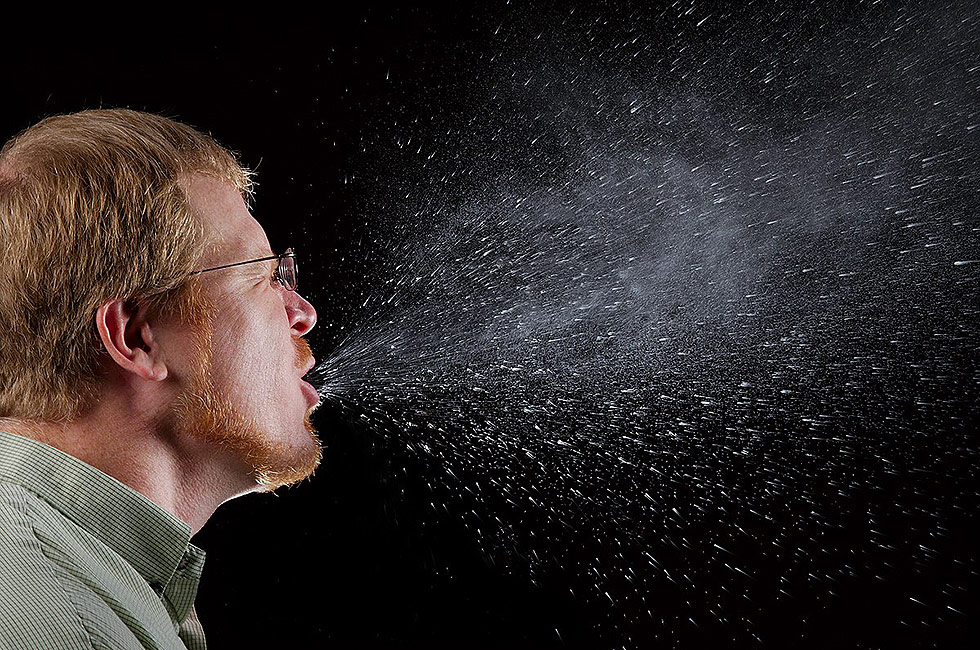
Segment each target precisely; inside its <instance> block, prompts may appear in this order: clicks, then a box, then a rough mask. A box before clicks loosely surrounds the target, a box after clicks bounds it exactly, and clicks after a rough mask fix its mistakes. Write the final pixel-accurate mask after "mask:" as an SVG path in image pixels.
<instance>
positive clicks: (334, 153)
mask: <svg viewBox="0 0 980 650" xmlns="http://www.w3.org/2000/svg"><path fill="white" fill-rule="evenodd" d="M626 9H627V7H626V6H623V5H613V6H608V7H606V8H604V9H593V10H592V11H593V13H595V14H596V15H601V14H602V12H608V15H609V16H610V19H611V20H612V21H613V22H615V21H616V20H627V18H628V17H627V16H626V15H627V13H629V12H627V11H626ZM629 9H630V10H631V11H632V12H638V13H639V14H641V15H642V16H643V17H644V19H646V20H648V21H653V18H652V17H653V16H655V15H656V14H657V13H658V11H659V10H660V6H659V5H657V6H650V7H645V8H642V9H637V8H636V7H629ZM152 11H153V12H154V13H149V12H148V13H146V14H145V15H143V16H141V17H138V18H127V19H126V20H125V21H120V20H119V19H118V17H114V16H109V15H99V16H94V15H92V14H90V13H88V12H81V11H79V12H77V13H75V14H68V15H65V14H60V15H58V16H57V17H55V16H50V15H48V16H42V15H37V14H31V15H28V14H27V13H22V14H21V15H13V14H7V16H6V17H5V21H4V22H5V24H4V28H3V29H4V32H5V34H6V38H5V43H4V45H3V50H2V51H3V65H2V71H0V93H2V94H0V97H2V106H0V134H2V136H3V138H4V139H6V138H7V137H9V136H11V135H13V134H14V133H16V132H17V131H19V130H20V129H23V128H25V127H27V126H29V125H30V124H32V123H34V122H36V121H37V120H38V119H40V118H42V117H44V116H46V115H51V114H56V113H62V112H70V111H75V110H79V109H83V108H94V107H117V106H125V107H130V108H136V109H143V110H149V111H151V112H157V113H161V114H164V115H167V116H171V117H174V118H177V119H179V120H181V121H184V122H186V123H188V124H190V125H193V126H195V127H197V128H199V129H201V130H203V131H206V132H210V133H212V135H214V136H215V137H216V138H217V139H218V140H219V141H220V142H221V143H222V144H224V145H226V146H227V147H229V148H231V149H232V150H234V151H236V152H238V153H239V154H240V156H241V159H242V161H243V162H244V163H245V164H246V165H247V166H249V167H251V168H253V169H256V170H257V173H258V176H257V179H258V182H259V186H258V192H257V200H256V204H255V207H254V210H253V212H254V213H255V215H256V217H257V218H258V219H259V221H260V222H262V223H263V225H264V226H265V228H266V230H267V232H268V234H269V237H270V240H271V243H272V246H273V249H274V250H282V249H284V248H285V247H287V246H294V247H296V248H297V249H298V250H299V253H300V255H301V260H302V265H303V266H302V281H303V283H304V286H303V287H302V289H301V291H302V292H303V293H304V294H305V295H306V297H307V298H308V299H310V300H311V302H312V303H313V304H314V305H315V306H316V308H317V310H318V313H319V324H318V326H317V328H316V329H315V330H314V331H313V332H312V333H311V335H310V337H309V339H310V342H311V345H312V347H313V349H314V352H315V353H317V355H318V356H320V355H322V354H324V353H325V352H326V351H328V350H330V349H331V348H332V346H334V345H336V344H337V342H338V341H339V340H340V338H341V336H342V330H341V329H340V328H341V326H350V325H351V323H352V321H353V320H354V319H355V318H356V307H357V305H359V304H360V303H361V302H362V301H363V298H364V296H365V295H366V294H367V293H368V292H369V291H370V290H371V287H372V286H373V283H374V282H375V281H376V279H377V276H378V274H379V273H380V270H379V269H380V267H379V266H378V263H377V261H376V260H377V257H378V256H379V255H380V254H382V253H383V249H384V246H385V244H384V242H383V236H382V237H381V238H379V233H380V234H381V235H383V229H384V224H383V223H379V222H378V221H377V219H376V217H377V215H378V209H377V204H376V203H375V202H376V201H379V200H380V199H379V197H382V196H384V197H387V196H390V194H391V193H392V192H393V188H404V187H406V186H411V184H412V182H413V179H412V178H405V177H403V176H402V175H401V172H402V170H401V169H400V168H399V167H398V166H397V165H396V164H393V161H392V160H391V159H390V157H388V156H387V154H385V155H380V154H379V157H375V153H376V152H380V151H385V152H387V149H385V148H384V147H378V146H376V145H377V143H378V142H380V141H385V140H386V139H387V140H389V141H390V140H392V139H394V138H395V137H397V133H396V132H395V131H396V129H397V127H395V126H393V124H394V122H395V120H394V117H396V116H403V117H404V116H407V119H412V118H413V117H421V118H422V119H424V118H425V116H426V115H427V114H429V113H430V112H431V110H432V109H433V102H438V104H439V111H440V114H441V115H451V114H452V113H453V110H454V108H455V107H458V108H459V110H460V111H461V112H463V111H465V108H466V106H467V102H468V101H470V95H469V94H468V92H467V91H468V88H470V85H469V84H472V83H474V82H473V69H474V68H475V67H478V66H485V65H486V62H485V59H484V58H483V57H484V55H486V54H487V53H488V52H490V51H491V49H492V38H491V37H492V34H493V32H494V29H495V28H496V27H497V25H499V24H500V23H501V22H502V21H503V22H507V21H510V23H511V24H514V23H521V22H522V21H530V22H532V23H533V22H538V23H540V24H541V26H542V27H544V26H545V25H546V24H547V21H548V20H549V19H550V16H553V15H555V12H554V7H550V6H549V8H548V10H547V11H545V10H543V9H542V10H541V11H540V12H539V11H537V10H530V9H517V8H515V7H513V6H511V5H508V4H505V3H494V4H484V3H481V6H480V8H473V7H457V8H447V7H437V6H431V7H426V8H393V7H387V6H381V5H375V4H370V5H369V4H367V3H355V4H351V5H345V6H341V7H333V8H331V9H330V10H329V11H328V10H319V11H309V10H304V11H295V12H294V11H291V10H280V11H276V10H271V11H270V10H268V9H266V10H264V11H263V13H261V14H259V15H254V14H253V15H248V16H245V15H242V10H241V9H239V8H236V9H233V10H229V11H227V12H216V11H201V10H196V11H189V10H178V9H177V8H166V9H164V8H162V7H154V8H153V10H152ZM796 11H797V12H798V13H799V16H798V17H799V18H800V19H803V17H804V16H806V17H807V18H806V19H807V20H811V21H813V23H814V24H825V23H826V22H827V21H831V22H836V23H837V24H840V25H847V24H849V23H850V22H859V21H860V20H861V15H860V12H858V13H856V14H855V15H851V14H850V13H848V12H846V11H843V10H836V9H821V8H814V7H801V8H800V9H798V10H796ZM634 17H635V15H634ZM743 19H745V20H751V19H752V16H751V15H750V14H747V15H746V16H744V17H743ZM785 20H787V21H793V20H795V18H794V17H793V16H790V17H788V18H785ZM611 29H612V28H611ZM522 31H524V32H533V29H531V28H526V27H522ZM665 33H666V34H668V35H671V34H672V30H671V29H670V28H669V27H665ZM386 200H387V199H386ZM364 214H371V215H372V217H373V220H371V221H368V220H366V219H365V218H364V217H363V215H364ZM365 239H367V240H368V241H369V242H373V243H370V244H368V245H365V244H364V243H363V242H364V241H365ZM315 423H316V424H317V426H318V428H319V429H320V431H321V435H322V437H323V439H324V442H325V444H326V448H327V455H326V458H325V461H324V464H323V466H322V467H321V468H320V469H319V470H318V472H317V474H316V476H315V477H314V479H313V480H311V481H309V482H307V483H305V484H303V485H301V486H299V487H295V488H292V489H287V490H282V491H281V492H280V493H279V495H258V496H255V495H253V496H248V497H246V498H243V499H239V500H237V501H234V502H231V503H229V504H226V505H225V506H223V507H222V508H221V509H220V510H219V511H218V513H217V514H216V515H215V516H214V517H213V518H212V520H211V521H210V522H209V524H208V525H207V526H206V527H205V529H204V530H203V531H202V532H201V533H200V534H199V535H198V536H197V538H195V543H197V544H198V545H199V546H201V547H203V548H204V549H205V550H206V551H207V552H208V562H207V566H206V569H205V575H204V579H203V582H202V586H201V589H200V593H199V598H198V612H199V614H200V617H201V619H202V621H203V623H204V625H205V629H206V631H207V633H208V642H209V647H211V648H217V649H221V648H233V647H260V646H263V645H267V646H271V647H321V646H324V647H358V648H361V647H379V648H395V647H426V648H428V647H468V648H477V647H508V648H513V647H596V646H597V645H598V644H599V643H600V640H599V638H598V637H597V636H595V635H596V634H597V633H596V631H595V630H594V628H593V622H594V620H595V619H596V614H595V612H594V611H593V610H591V609H590V608H589V607H587V606H586V605H584V604H582V603H580V602H578V601H576V600H575V599H574V598H572V597H571V596H570V595H569V592H568V589H567V586H568V585H567V584H566V583H567V581H568V578H567V577H565V576H563V575H561V573H560V572H556V573H554V574H552V575H548V576H545V579H544V580H541V581H540V582H539V583H538V584H536V585H532V584H530V583H529V582H528V581H527V580H525V579H522V578H521V577H520V576H511V575H508V574H507V573H505V572H502V571H500V570H498V568H497V567H495V566H494V565H493V563H492V562H491V561H490V560H488V559H487V558H485V557H484V556H483V554H482V553H481V552H480V550H479V546H478V544H477V541H476V540H475V539H474V538H473V534H472V532H471V531H469V530H467V529H466V528H465V527H464V526H463V525H462V524H461V523H460V521H459V519H458V518H456V517H454V516H453V513H452V512H449V513H443V514H442V515H439V516H436V515H434V514H433V513H432V505H431V504H432V502H433V498H432V495H431V493H430V492H429V490H428V484H427V482H426V480H425V477H426V476H427V475H429V474H430V473H431V471H432V470H431V468H428V467H426V466H425V463H424V461H423V460H419V459H417V458H414V457H411V456H407V455H405V454H404V453H401V452H400V450H398V449H397V448H396V447H395V446H394V445H392V444H390V443H388V442H387V441H385V440H384V439H383V438H381V437H378V436H375V435H374V434H371V433H369V432H365V431H363V430H360V429H359V428H357V427H354V426H351V425H349V424H348V423H346V422H345V420H344V419H343V418H341V417H338V414H337V413H333V412H331V411H330V408H329V407H325V408H324V409H323V410H321V411H320V412H319V413H318V414H317V416H316V420H315ZM887 597H888V594H887V593H885V592H884V591H869V592H868V593H866V594H858V595H857V596H855V597H854V598H855V599H860V600H872V601H873V600H875V599H878V600H881V599H887ZM870 611H871V612H872V613H871V617H872V619H873V620H871V621H870V623H869V625H871V626H873V627H875V628H876V629H877V630H878V631H879V632H880V634H877V635H874V634H872V635H869V637H868V638H871V639H877V640H878V641H881V640H882V639H884V640H887V641H890V642H891V643H892V644H895V645H900V641H901V639H902V636H901V634H902V631H901V630H897V629H894V625H895V622H894V621H893V620H891V619H889V618H888V617H887V614H886V613H884V609H882V610H875V609H874V608H873V607H872V608H871V610H870ZM841 615H845V616H846V611H844V607H840V608H838V610H836V611H834V612H827V611H816V612H814V613H813V619H814V620H815V621H816V622H817V623H819V625H815V626H814V627H813V628H811V633H812V634H813V635H814V636H813V637H811V641H814V645H825V646H826V647H851V645H852V644H851V643H850V642H847V641H845V640H844V638H842V637H840V636H838V635H837V634H836V633H835V630H834V626H835V625H836V624H837V623H839V622H840V618H839V617H840V616H841ZM875 617H877V618H875ZM848 623H849V624H850V625H853V626H860V621H856V620H850V621H848ZM772 628H773V630H777V629H778V622H777V621H773V622H772ZM556 630H557V631H558V632H557V633H556ZM965 633H966V631H965V630H964V629H958V630H952V631H946V632H945V634H950V635H951V638H952V639H953V642H954V643H955V642H956V641H957V640H962V639H963V638H965ZM943 634H944V632H937V635H936V636H933V637H932V638H933V640H934V641H936V642H937V643H939V644H940V646H941V645H943V640H944V636H943ZM924 638H929V637H928V635H924V636H923V637H916V639H915V640H917V641H922V640H923V639H924ZM779 639H780V636H779V634H778V633H774V636H773V637H771V640H776V641H778V640H779ZM607 641H608V638H606V639H604V640H603V641H602V643H605V642H607ZM632 642H633V643H639V645H640V646H641V647H642V646H643V640H642V639H633V640H632ZM622 643H627V641H626V640H622ZM777 645H778V644H777Z"/></svg>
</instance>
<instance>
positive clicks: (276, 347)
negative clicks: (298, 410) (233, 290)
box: [212, 311, 291, 395]
mask: <svg viewBox="0 0 980 650" xmlns="http://www.w3.org/2000/svg"><path fill="white" fill-rule="evenodd" d="M270 320H271V319H270ZM270 320H265V321H264V322H265V324H266V327H261V325H262V324H263V319H260V318H258V317H257V314H255V313H254V312H253V313H249V314H246V313H244V311H239V312H238V313H236V314H234V315H228V317H226V318H225V319H223V321H222V322H221V323H220V324H219V325H217V326H216V327H215V333H214V339H213V343H214V346H213V350H214V361H213V364H212V366H213V369H214V375H215V380H216V381H222V380H223V381H226V382H231V383H233V384H240V383H246V384H249V393H250V394H253V395H254V394H256V393H266V394H271V393H273V392H274V388H275V386H276V385H277V384H278V383H279V382H280V381H281V378H280V377H279V375H280V374H282V371H283V368H284V366H285V367H288V365H289V364H290V363H291V359H290V357H289V355H290V348H289V347H288V346H289V344H290V343H291V342H290V340H289V336H288V334H287V333H286V332H287V331H288V330H283V329H282V327H283V324H281V323H279V322H275V323H272V322H270ZM219 375H220V376H219Z"/></svg>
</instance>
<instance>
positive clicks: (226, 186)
mask: <svg viewBox="0 0 980 650" xmlns="http://www.w3.org/2000/svg"><path fill="white" fill-rule="evenodd" d="M180 185H181V187H182V188H183V189H184V193H185V194H186V195H187V203H188V206H189V208H190V212H191V215H193V216H194V218H196V219H198V220H199V221H200V222H201V223H203V224H204V227H205V229H206V231H207V233H208V235H209V238H210V241H211V243H212V244H213V245H214V258H213V259H210V260H208V264H209V265H214V266H217V265H220V264H230V263H232V262H238V261H241V260H245V259H249V258H253V257H264V256H266V255H270V254H271V253H272V249H271V247H270V246H269V239H268V238H267V237H266V234H265V230H263V228H262V226H261V225H259V222H258V221H256V220H255V218H254V217H253V216H252V215H251V213H249V211H248V208H247V207H246V205H245V201H244V200H243V199H242V196H241V194H239V193H238V190H236V189H235V186H234V185H232V184H231V183H229V182H227V181H223V180H220V179H217V178H212V177H210V176H203V175H200V174H192V175H188V176H185V177H183V178H182V179H181V180H180Z"/></svg>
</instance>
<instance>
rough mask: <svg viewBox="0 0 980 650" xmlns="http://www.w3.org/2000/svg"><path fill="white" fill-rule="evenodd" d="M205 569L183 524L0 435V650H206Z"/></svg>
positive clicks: (53, 452)
mask: <svg viewBox="0 0 980 650" xmlns="http://www.w3.org/2000/svg"><path fill="white" fill-rule="evenodd" d="M203 566H204V552H203V551H202V550H201V549H199V548H197V547H195V546H194V545H192V544H190V527H189V526H188V525H187V524H186V523H184V522H183V521H181V520H180V519H178V518H176V517H174V516H173V515H171V514H170V513H168V512H167V511H165V510H164V509H163V508H161V507H160V506H158V505H156V504H155V503H153V502H152V501H150V500H149V499H147V498H146V497H144V496H143V495H141V494H139V493H138V492H136V491H135V490H133V489H131V488H129V487H127V486H125V485H123V484H122V483H120V482H119V481H117V480H116V479H114V478H112V477H110V476H108V475H106V474H104V473H102V472H100V471H99V470H97V469H95V468H94V467H92V466H90V465H87V464H86V463H83V462H82V461H80V460H78V459H77V458H74V457H72V456H69V455H68V454H65V453H63V452H61V451H59V450H57V449H55V448H53V447H50V446H48V445H45V444H43V443H40V442H36V441H34V440H30V439H28V438H24V437H22V436H18V435H13V434H10V433H5V432H2V431H0V650H29V649H32V648H44V649H46V650H47V649H54V648H57V649H58V650H75V649H78V650H81V649H85V650H91V649H98V650H103V649H106V650H108V649H111V650H121V649H125V650H142V649H144V648H153V649H159V650H184V649H185V648H186V649H188V650H204V647H205V645H204V631H203V630H202V629H201V624H200V623H199V622H198V619H197V615H196V614H195V612H194V597H195V596H196V594H197V585H198V582H199V580H200V577H201V569H202V568H203Z"/></svg>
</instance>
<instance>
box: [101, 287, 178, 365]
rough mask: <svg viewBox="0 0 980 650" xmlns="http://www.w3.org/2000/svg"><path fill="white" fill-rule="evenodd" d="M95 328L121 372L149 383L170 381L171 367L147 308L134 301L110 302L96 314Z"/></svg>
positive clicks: (104, 304) (103, 305)
mask: <svg viewBox="0 0 980 650" xmlns="http://www.w3.org/2000/svg"><path fill="white" fill-rule="evenodd" d="M95 326H96V328H97V329H98V331H99V338H100V339H102V345H104V346H105V349H106V351H107V352H108V353H109V356H110V357H112V360H113V361H115V362H116V364H117V365H118V366H119V367H120V368H122V369H123V370H125V371H126V372H131V373H133V374H135V375H137V376H139V377H142V378H143V379H146V380H148V381H163V380H164V379H166V378H167V365H166V364H165V363H164V362H163V358H162V356H161V351H160V345H159V343H158V341H157V340H156V339H155V338H154V331H153V327H152V326H151V325H150V323H149V321H148V320H146V312H145V310H144V309H143V308H141V307H139V306H138V305H137V304H136V303H134V302H133V301H131V300H110V301H108V302H105V303H103V304H102V306H101V307H99V308H98V310H96V312H95Z"/></svg>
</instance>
